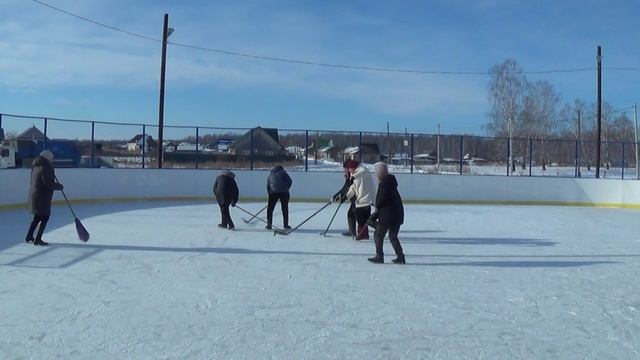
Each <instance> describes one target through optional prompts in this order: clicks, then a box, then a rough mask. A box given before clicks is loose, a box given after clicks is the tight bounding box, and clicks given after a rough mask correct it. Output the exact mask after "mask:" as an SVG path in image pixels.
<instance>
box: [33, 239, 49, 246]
mask: <svg viewBox="0 0 640 360" xmlns="http://www.w3.org/2000/svg"><path fill="white" fill-rule="evenodd" d="M33 245H35V246H47V245H49V243H48V242H46V241H44V240H42V239H36V240H35V241H34V242H33Z"/></svg>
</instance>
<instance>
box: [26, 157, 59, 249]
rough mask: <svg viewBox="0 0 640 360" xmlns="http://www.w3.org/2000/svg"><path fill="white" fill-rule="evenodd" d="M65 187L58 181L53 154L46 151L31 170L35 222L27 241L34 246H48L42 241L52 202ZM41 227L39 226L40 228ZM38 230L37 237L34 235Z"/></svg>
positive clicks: (30, 187) (30, 196)
mask: <svg viewBox="0 0 640 360" xmlns="http://www.w3.org/2000/svg"><path fill="white" fill-rule="evenodd" d="M63 188H64V187H63V186H62V184H59V183H58V182H57V181H56V173H55V171H54V170H53V153H52V152H51V151H49V150H45V151H43V152H41V153H40V156H37V157H36V158H35V159H34V160H33V168H32V169H31V185H30V186H29V210H30V212H31V214H33V220H32V221H31V226H29V231H28V232H27V237H26V238H25V241H26V242H28V243H33V245H39V246H46V245H49V244H48V243H47V242H45V241H44V240H42V234H44V229H45V228H46V227H47V222H48V221H49V216H51V200H52V199H53V192H54V191H56V190H58V191H61V190H62V189H63ZM38 225H39V226H38ZM36 228H38V233H37V234H36V237H35V238H34V237H33V233H34V232H35V231H36Z"/></svg>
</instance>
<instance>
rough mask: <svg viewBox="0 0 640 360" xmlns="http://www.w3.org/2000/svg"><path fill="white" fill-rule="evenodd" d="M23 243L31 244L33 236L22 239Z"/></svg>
mask: <svg viewBox="0 0 640 360" xmlns="http://www.w3.org/2000/svg"><path fill="white" fill-rule="evenodd" d="M24 241H25V242H27V243H32V242H33V241H34V239H33V236H28V237H27V238H26V239H24Z"/></svg>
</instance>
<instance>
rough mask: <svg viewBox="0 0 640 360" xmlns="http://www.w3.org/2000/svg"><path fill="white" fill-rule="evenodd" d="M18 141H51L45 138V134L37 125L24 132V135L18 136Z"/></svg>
mask: <svg viewBox="0 0 640 360" xmlns="http://www.w3.org/2000/svg"><path fill="white" fill-rule="evenodd" d="M17 139H18V140H49V138H48V137H46V136H44V133H43V132H42V131H40V129H38V128H37V127H35V125H34V126H32V127H30V128H28V129H27V130H25V131H23V132H22V134H20V135H18V137H17Z"/></svg>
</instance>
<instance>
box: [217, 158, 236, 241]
mask: <svg viewBox="0 0 640 360" xmlns="http://www.w3.org/2000/svg"><path fill="white" fill-rule="evenodd" d="M235 177H236V175H235V174H234V173H232V172H231V171H228V170H225V171H223V172H222V174H221V175H220V176H218V177H217V178H216V182H215V184H214V185H213V194H214V195H215V196H216V200H217V201H218V205H220V213H221V214H222V223H220V224H218V227H221V228H223V229H224V228H228V229H229V230H233V229H235V225H234V224H233V220H232V219H231V213H230V212H229V206H234V207H235V206H236V203H237V202H238V198H239V197H240V191H239V190H238V184H237V183H236V180H235Z"/></svg>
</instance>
